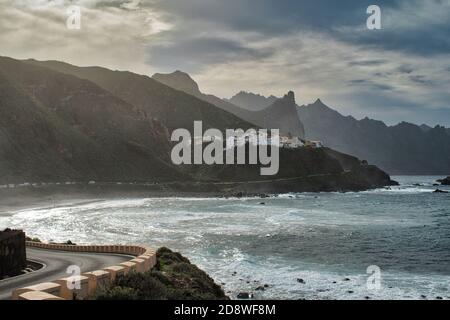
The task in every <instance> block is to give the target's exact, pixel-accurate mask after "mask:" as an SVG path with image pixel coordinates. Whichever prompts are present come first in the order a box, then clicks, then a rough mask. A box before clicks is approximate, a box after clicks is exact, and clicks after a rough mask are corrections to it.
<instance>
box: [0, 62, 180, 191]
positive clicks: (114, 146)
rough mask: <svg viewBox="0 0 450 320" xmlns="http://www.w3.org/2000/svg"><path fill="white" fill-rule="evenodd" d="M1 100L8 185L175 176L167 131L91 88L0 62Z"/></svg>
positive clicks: (0, 169) (2, 158) (1, 171)
mask: <svg viewBox="0 0 450 320" xmlns="http://www.w3.org/2000/svg"><path fill="white" fill-rule="evenodd" d="M0 97H1V99H0V113H1V116H0V137H1V138H0V163H1V165H0V180H1V181H2V182H3V183H5V182H6V183H9V182H26V181H28V182H40V181H80V180H81V181H89V180H101V181H119V180H120V181H129V180H146V181H148V180H154V179H156V180H160V179H172V178H173V177H174V176H176V174H177V171H178V170H177V168H176V167H174V166H173V165H172V164H171V163H170V159H169V157H168V155H169V152H170V151H169V150H170V149H169V147H170V146H169V143H168V137H167V129H166V128H164V126H163V125H162V124H161V123H158V122H157V121H154V120H151V119H147V118H146V117H145V116H143V115H142V114H141V113H140V112H139V111H137V110H136V108H134V107H133V106H132V105H130V104H128V103H126V102H124V101H122V100H120V99H118V98H116V97H115V96H113V95H112V94H110V93H109V92H107V91H105V90H103V89H101V88H100V87H98V86H97V85H95V84H93V83H91V82H89V81H86V80H81V79H79V78H76V77H73V76H70V75H66V74H62V73H58V72H55V71H52V70H49V69H46V68H42V67H38V66H31V65H29V64H25V63H22V62H19V61H17V60H13V59H8V58H0ZM181 177H183V175H181Z"/></svg>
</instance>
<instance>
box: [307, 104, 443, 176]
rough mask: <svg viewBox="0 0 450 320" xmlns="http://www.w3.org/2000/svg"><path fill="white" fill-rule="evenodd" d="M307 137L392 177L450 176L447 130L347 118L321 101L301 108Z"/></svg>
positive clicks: (404, 123)
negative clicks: (365, 162) (358, 159)
mask: <svg viewBox="0 0 450 320" xmlns="http://www.w3.org/2000/svg"><path fill="white" fill-rule="evenodd" d="M298 113H299V117H300V119H301V120H302V122H303V123H304V125H305V131H306V137H307V138H308V139H313V140H321V141H323V142H324V144H325V145H326V146H328V147H330V148H333V149H336V150H339V151H341V152H344V153H348V154H351V155H354V156H357V157H358V158H361V159H366V160H368V161H369V162H370V163H373V164H376V165H377V166H379V167H381V168H382V169H383V170H386V171H387V172H389V173H391V174H439V175H441V174H448V172H450V136H449V135H448V133H447V132H446V129H445V128H442V127H436V128H431V127H428V126H422V127H419V126H417V125H414V124H410V123H406V122H403V123H400V124H398V125H396V126H391V127H389V126H386V125H385V124H384V123H383V122H382V121H376V120H371V119H368V118H365V119H362V120H356V119H354V118H353V117H350V116H349V117H344V116H342V115H341V114H339V113H338V112H337V111H335V110H333V109H331V108H329V107H327V106H326V105H325V104H323V103H322V102H321V101H320V100H317V101H316V102H315V103H313V104H310V105H307V106H301V107H299V108H298Z"/></svg>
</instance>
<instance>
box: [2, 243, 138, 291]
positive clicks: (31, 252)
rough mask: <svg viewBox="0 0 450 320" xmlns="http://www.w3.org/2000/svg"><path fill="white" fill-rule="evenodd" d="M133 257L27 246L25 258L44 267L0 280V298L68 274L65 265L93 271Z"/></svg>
mask: <svg viewBox="0 0 450 320" xmlns="http://www.w3.org/2000/svg"><path fill="white" fill-rule="evenodd" d="M130 257H131V258H134V257H132V256H127V255H120V254H111V253H108V254H106V253H82V252H68V251H57V250H44V249H35V248H29V247H27V259H28V260H32V261H35V262H39V263H42V264H44V267H43V268H41V269H39V270H37V271H34V272H31V273H28V274H25V275H21V276H17V277H13V278H9V279H4V280H0V300H7V299H9V298H10V297H11V292H12V291H13V290H14V289H17V288H23V287H27V286H31V285H34V284H37V283H41V282H49V281H52V280H56V279H60V278H64V277H68V276H70V274H67V273H66V270H67V267H68V266H70V265H77V266H79V267H80V268H81V272H88V271H94V270H98V269H103V268H106V267H109V266H114V265H117V264H119V263H122V262H125V261H128V260H130Z"/></svg>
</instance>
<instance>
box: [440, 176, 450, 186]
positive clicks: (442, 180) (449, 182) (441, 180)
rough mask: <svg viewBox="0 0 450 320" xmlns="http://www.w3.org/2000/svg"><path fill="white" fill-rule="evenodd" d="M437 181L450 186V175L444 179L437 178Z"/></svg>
mask: <svg viewBox="0 0 450 320" xmlns="http://www.w3.org/2000/svg"><path fill="white" fill-rule="evenodd" d="M437 182H439V183H440V184H442V185H443V186H450V176H448V177H447V178H444V179H440V180H437Z"/></svg>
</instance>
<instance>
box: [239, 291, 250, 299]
mask: <svg viewBox="0 0 450 320" xmlns="http://www.w3.org/2000/svg"><path fill="white" fill-rule="evenodd" d="M251 297H252V295H251V294H250V293H248V292H239V293H238V295H237V298H238V299H250V298H251Z"/></svg>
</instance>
